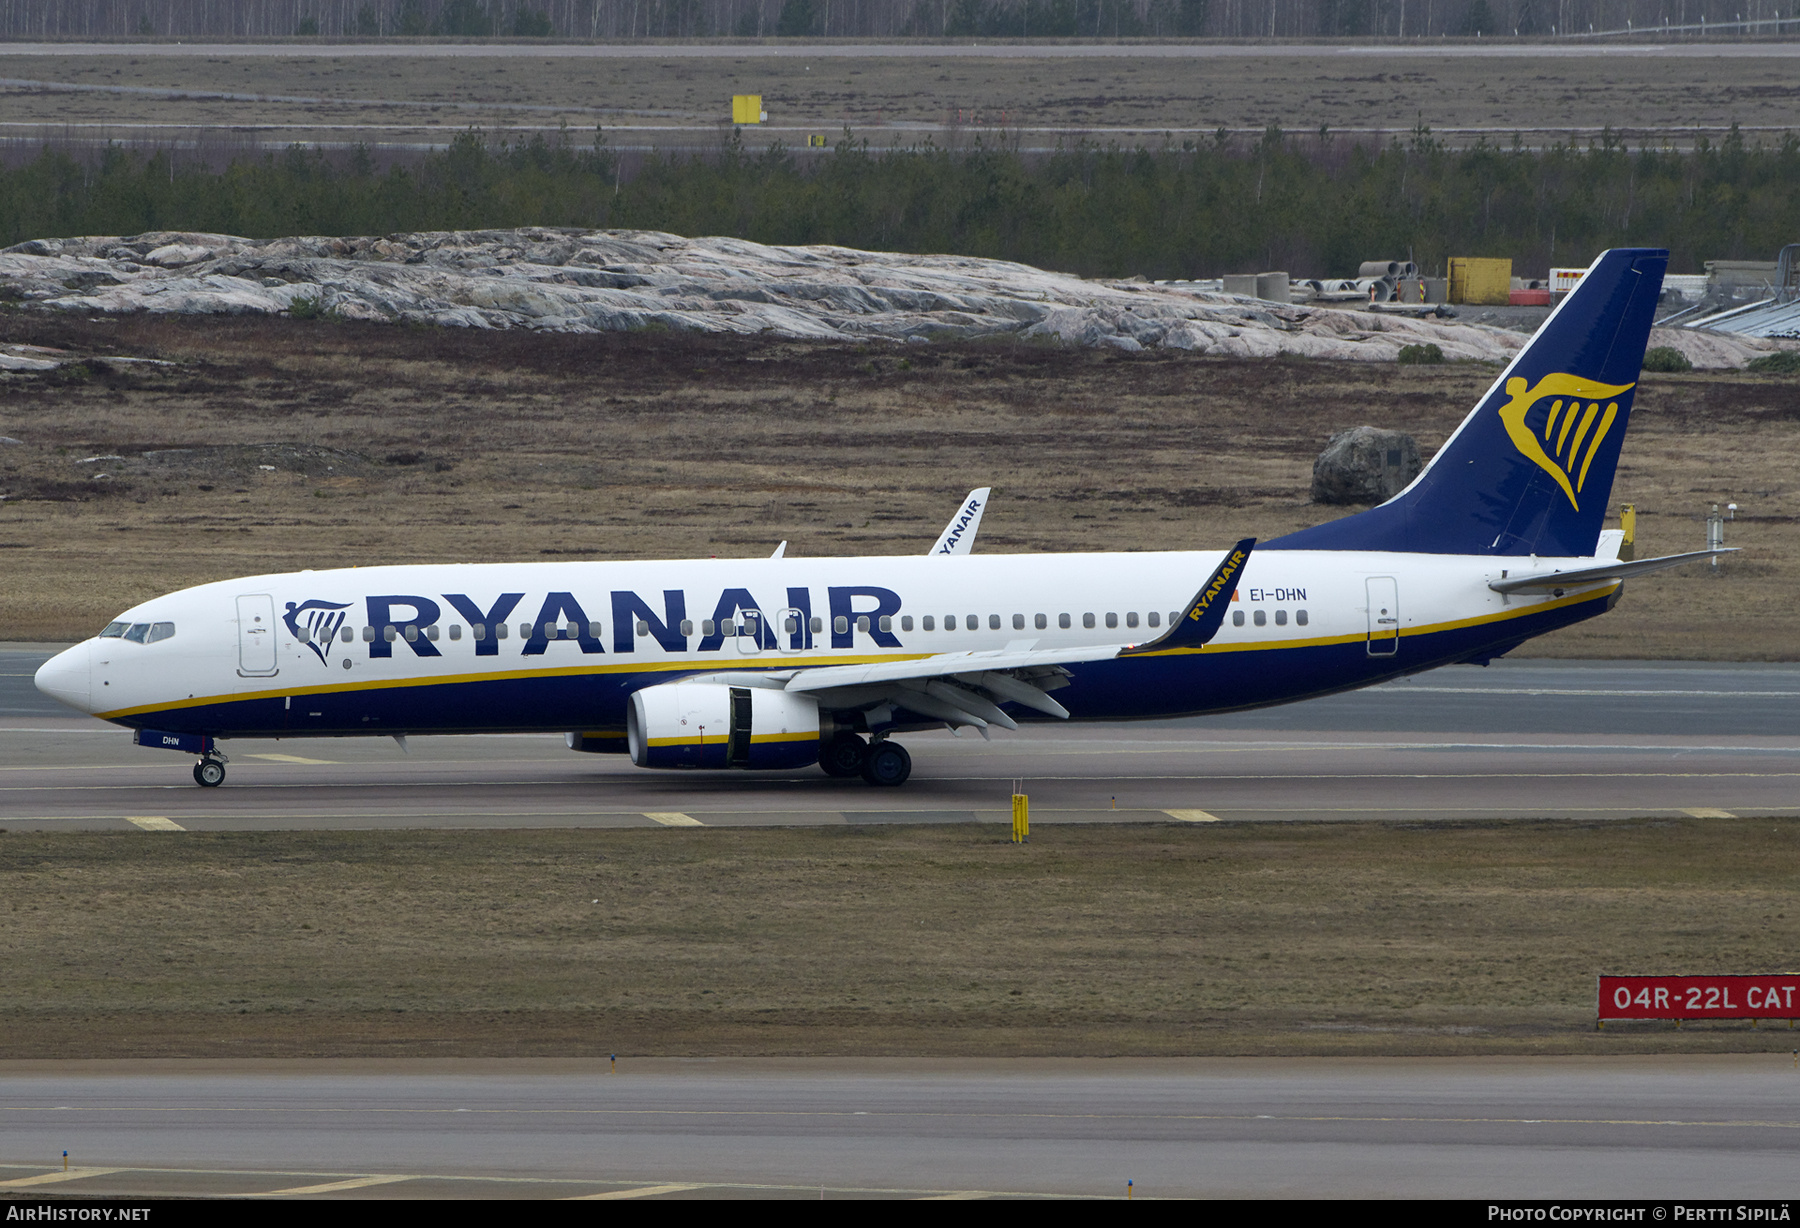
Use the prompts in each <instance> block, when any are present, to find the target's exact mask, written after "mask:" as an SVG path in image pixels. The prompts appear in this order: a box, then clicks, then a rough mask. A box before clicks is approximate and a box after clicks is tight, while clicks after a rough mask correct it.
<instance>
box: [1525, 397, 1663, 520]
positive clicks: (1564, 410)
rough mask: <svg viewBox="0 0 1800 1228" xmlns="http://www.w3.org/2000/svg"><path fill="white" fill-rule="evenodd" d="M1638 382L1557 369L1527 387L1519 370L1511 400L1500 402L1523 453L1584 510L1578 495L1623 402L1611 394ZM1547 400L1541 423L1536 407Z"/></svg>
mask: <svg viewBox="0 0 1800 1228" xmlns="http://www.w3.org/2000/svg"><path fill="white" fill-rule="evenodd" d="M1636 386H1637V385H1635V384H1601V383H1596V382H1595V381H1593V380H1585V379H1582V378H1581V377H1580V376H1576V375H1565V374H1562V373H1561V372H1557V373H1556V374H1553V375H1546V376H1545V377H1544V378H1543V379H1541V380H1539V381H1538V382H1537V383H1536V384H1535V385H1534V386H1533V387H1531V388H1530V389H1527V388H1526V387H1525V381H1524V380H1523V379H1521V378H1519V377H1518V376H1514V377H1513V378H1512V379H1509V380H1507V381H1506V395H1507V397H1508V400H1507V402H1506V404H1505V405H1502V406H1501V407H1500V421H1501V422H1502V423H1503V424H1505V426H1506V433H1507V435H1508V436H1509V437H1510V438H1511V439H1512V441H1513V446H1514V447H1516V448H1517V449H1518V450H1519V454H1520V455H1522V456H1524V457H1525V458H1526V459H1527V460H1529V461H1530V462H1531V463H1532V464H1534V465H1536V466H1537V467H1538V468H1539V469H1542V470H1543V471H1544V472H1545V473H1547V474H1549V475H1550V476H1551V477H1553V478H1555V479H1556V484H1557V485H1558V486H1560V487H1562V492H1563V494H1565V495H1567V496H1569V506H1570V507H1573V508H1574V509H1575V510H1576V511H1578V512H1579V511H1580V510H1581V503H1580V501H1579V500H1578V499H1577V498H1576V495H1578V494H1580V493H1581V488H1582V486H1583V485H1584V484H1585V483H1586V482H1587V474H1588V466H1589V465H1592V464H1593V463H1594V455H1595V454H1596V453H1597V452H1599V451H1600V441H1601V440H1603V439H1605V438H1606V435H1607V432H1608V431H1610V430H1612V424H1613V419H1615V418H1617V417H1618V416H1619V403H1618V402H1617V401H1613V400H1610V398H1612V397H1616V396H1618V395H1619V394H1620V393H1622V392H1629V391H1630V390H1631V389H1632V388H1635V387H1636ZM1603 401H1604V402H1606V405H1605V407H1604V408H1602V405H1601V402H1603ZM1546 403H1548V404H1547V406H1546V408H1545V410H1544V412H1543V414H1542V415H1541V423H1540V415H1538V414H1537V413H1536V412H1534V411H1536V409H1537V407H1538V406H1540V405H1546ZM1528 417H1529V418H1531V419H1532V421H1531V422H1530V423H1527V422H1526V418H1528Z"/></svg>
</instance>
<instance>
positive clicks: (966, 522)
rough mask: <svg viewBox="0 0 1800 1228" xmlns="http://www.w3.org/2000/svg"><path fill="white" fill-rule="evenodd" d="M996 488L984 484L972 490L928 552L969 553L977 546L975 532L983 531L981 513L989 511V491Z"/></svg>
mask: <svg viewBox="0 0 1800 1228" xmlns="http://www.w3.org/2000/svg"><path fill="white" fill-rule="evenodd" d="M993 489H994V488H993V487H992V486H982V487H979V488H977V489H975V490H971V491H970V492H969V493H968V494H967V495H966V496H965V497H964V498H963V501H962V506H961V507H959V508H957V509H956V515H954V516H952V517H951V518H950V523H949V524H947V525H945V526H944V531H943V532H942V533H940V534H939V535H938V539H937V541H936V542H934V543H932V547H931V549H930V550H927V551H926V552H925V553H927V554H968V553H969V552H970V551H971V550H973V549H974V548H975V534H976V533H978V532H980V531H981V513H983V512H985V511H987V505H988V493H989V492H990V491H992V490H993Z"/></svg>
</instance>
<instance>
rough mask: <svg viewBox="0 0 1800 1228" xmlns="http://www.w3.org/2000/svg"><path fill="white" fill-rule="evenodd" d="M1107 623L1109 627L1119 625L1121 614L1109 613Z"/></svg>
mask: <svg viewBox="0 0 1800 1228" xmlns="http://www.w3.org/2000/svg"><path fill="white" fill-rule="evenodd" d="M1106 625H1107V626H1109V627H1116V626H1118V625H1119V616H1118V615H1117V614H1108V615H1107V616H1106Z"/></svg>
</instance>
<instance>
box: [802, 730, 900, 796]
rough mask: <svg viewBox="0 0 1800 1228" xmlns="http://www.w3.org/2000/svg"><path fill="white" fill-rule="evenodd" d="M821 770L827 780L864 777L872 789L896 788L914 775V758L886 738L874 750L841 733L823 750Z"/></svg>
mask: <svg viewBox="0 0 1800 1228" xmlns="http://www.w3.org/2000/svg"><path fill="white" fill-rule="evenodd" d="M819 766H820V767H821V768H823V769H824V771H825V774H826V775H827V776H836V777H838V778H840V779H847V778H849V777H851V776H861V777H862V778H863V779H864V780H866V781H868V782H869V783H870V784H872V785H877V786H880V787H882V788H893V787H894V786H896V785H903V784H905V783H906V778H907V777H908V776H911V775H912V756H911V755H909V754H907V753H906V748H905V747H904V746H902V745H900V744H899V743H898V742H889V741H887V740H886V739H885V738H884V739H881V740H880V741H877V742H876V743H875V744H874V745H873V746H870V745H868V744H867V743H865V742H864V741H863V740H862V739H861V738H859V737H857V736H856V735H855V734H853V733H840V734H839V735H838V736H837V737H835V738H833V739H832V740H831V741H829V742H827V743H826V744H825V746H824V747H823V748H822V749H821V750H820V752H819Z"/></svg>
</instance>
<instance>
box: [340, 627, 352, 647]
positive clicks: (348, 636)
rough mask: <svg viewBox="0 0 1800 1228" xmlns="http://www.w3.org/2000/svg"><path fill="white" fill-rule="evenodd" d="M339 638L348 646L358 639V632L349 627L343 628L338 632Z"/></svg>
mask: <svg viewBox="0 0 1800 1228" xmlns="http://www.w3.org/2000/svg"><path fill="white" fill-rule="evenodd" d="M338 638H339V639H341V640H343V641H344V643H346V644H348V643H349V642H350V641H351V640H353V639H355V638H356V632H355V631H353V630H351V629H350V628H349V627H341V628H339V630H338Z"/></svg>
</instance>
